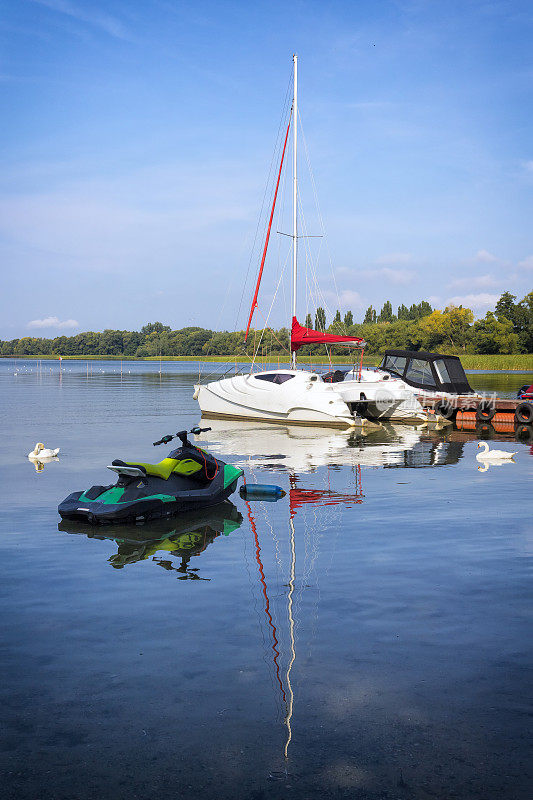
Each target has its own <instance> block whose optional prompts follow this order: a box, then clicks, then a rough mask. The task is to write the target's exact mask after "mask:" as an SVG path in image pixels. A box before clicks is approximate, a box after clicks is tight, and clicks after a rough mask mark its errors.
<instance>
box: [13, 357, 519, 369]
mask: <svg viewBox="0 0 533 800" xmlns="http://www.w3.org/2000/svg"><path fill="white" fill-rule="evenodd" d="M0 358H2V359H12V360H14V361H58V360H59V357H58V356H51V355H42V356H13V355H9V356H8V355H5V356H4V355H1V356H0ZM381 359H382V356H380V355H375V356H368V357H365V358H363V364H364V366H366V367H377V365H378V364H379V363H380V362H381ZM460 359H461V363H462V365H463V367H464V368H465V369H486V370H508V371H509V372H522V371H528V370H533V353H522V354H518V355H501V354H490V355H478V354H475V353H465V354H464V355H461V356H460ZM62 360H63V361H156V362H157V361H160V360H161V361H200V362H213V363H223V364H231V363H234V362H235V361H236V362H237V363H246V361H247V359H243V357H242V355H233V356H204V357H202V356H162V357H161V359H160V358H159V356H145V357H143V358H136V357H135V356H116V355H108V356H106V355H97V356H95V355H91V356H79V355H78V356H62ZM255 363H256V365H257V366H258V367H260V366H261V364H262V363H263V361H262V360H261V359H257V360H256V362H255ZM264 363H265V365H266V364H268V365H269V366H270V365H276V364H277V363H278V359H277V358H276V359H272V360H270V361H266V360H265V362H264ZM279 363H280V366H281V367H288V363H287V361H286V360H285V361H284V360H282V359H281V360H280V362H279ZM331 363H332V364H352V363H353V362H352V361H350V360H349V359H346V358H343V357H342V356H332V358H331ZM356 363H359V362H358V360H356ZM299 364H300V365H301V366H317V367H318V366H320V367H327V366H329V364H330V362H329V361H328V359H327V358H318V357H311V358H310V357H309V356H302V357H301V358H300V361H299Z"/></svg>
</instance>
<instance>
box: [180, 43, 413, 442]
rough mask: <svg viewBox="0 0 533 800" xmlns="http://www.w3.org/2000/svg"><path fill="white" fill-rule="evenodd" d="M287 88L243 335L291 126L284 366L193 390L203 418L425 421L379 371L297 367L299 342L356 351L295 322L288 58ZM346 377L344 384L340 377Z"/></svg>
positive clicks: (398, 384)
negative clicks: (326, 374)
mask: <svg viewBox="0 0 533 800" xmlns="http://www.w3.org/2000/svg"><path fill="white" fill-rule="evenodd" d="M293 63H294V89H293V103H292V110H291V115H290V118H289V122H288V125H287V131H286V134H285V142H284V145H283V152H282V155H281V163H280V166H279V173H278V179H277V184H276V190H275V193H274V199H273V204H272V211H271V214H270V221H269V225H268V230H267V236H266V241H265V246H264V249H263V257H262V261H261V266H260V269H259V276H258V280H257V286H256V290H255V295H254V299H253V301H252V307H251V311H250V317H249V320H248V328H247V331H246V336H247V335H248V331H249V329H250V323H251V320H252V316H253V313H254V310H255V308H256V307H257V295H258V292H259V286H260V282H261V277H262V272H263V266H264V262H265V256H266V252H267V247H268V241H269V236H270V230H271V225H272V218H273V215H274V209H275V204H276V198H277V192H278V187H279V181H280V175H281V170H282V167H283V160H284V156H285V150H286V145H287V139H288V135H289V130H290V127H291V126H292V137H293V147H292V156H293V164H292V173H293V174H292V202H293V206H292V235H291V236H292V291H291V294H292V329H291V366H290V368H289V369H277V370H265V371H263V372H253V371H252V369H251V370H250V373H249V374H247V375H234V376H232V377H227V378H222V379H219V380H216V381H211V382H208V383H206V384H200V383H199V384H198V385H196V386H195V391H194V398H195V399H197V400H198V403H199V405H200V409H201V412H202V415H203V416H204V417H211V418H223V419H224V418H226V419H245V420H261V421H262V422H276V423H280V422H284V423H288V424H298V425H314V426H332V427H341V428H346V427H347V426H348V427H351V426H352V427H353V426H355V425H356V424H357V422H358V421H359V422H360V421H361V420H362V419H364V418H366V417H373V418H377V419H392V420H403V421H421V420H425V419H427V415H426V414H425V413H424V411H423V409H422V406H421V405H420V403H419V402H418V400H417V399H416V396H415V393H414V392H413V391H412V390H411V389H410V388H409V387H408V386H407V385H406V384H405V383H404V382H403V381H402V380H400V379H397V378H395V377H394V376H392V375H390V374H389V373H388V372H385V371H380V370H377V371H374V370H369V369H363V368H362V364H361V367H360V368H359V369H356V368H355V367H354V369H353V371H352V373H351V377H350V373H348V376H346V373H343V372H340V371H338V372H335V373H333V374H332V375H331V376H330V378H329V379H328V380H323V377H322V376H321V375H320V374H319V373H318V372H314V371H311V370H307V369H298V368H297V364H296V354H297V351H298V350H299V349H300V347H302V346H303V345H305V344H317V343H324V344H325V345H326V346H327V345H328V344H330V345H333V344H347V345H352V346H359V347H363V346H364V344H365V342H364V341H363V340H362V339H360V338H359V337H357V336H338V335H336V334H330V333H322V332H320V331H314V330H311V329H310V328H304V327H303V326H302V325H300V324H299V322H298V319H297V276H298V238H299V234H298V160H297V153H298V124H297V122H298V59H297V56H296V55H294V56H293ZM346 377H348V379H347V380H346V379H345V378H346Z"/></svg>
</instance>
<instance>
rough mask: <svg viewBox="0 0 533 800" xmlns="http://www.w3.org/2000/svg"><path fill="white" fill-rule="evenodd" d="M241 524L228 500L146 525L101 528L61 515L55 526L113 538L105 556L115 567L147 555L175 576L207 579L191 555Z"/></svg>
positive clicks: (134, 561)
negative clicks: (111, 550) (111, 551)
mask: <svg viewBox="0 0 533 800" xmlns="http://www.w3.org/2000/svg"><path fill="white" fill-rule="evenodd" d="M241 524H242V515H241V514H240V513H239V512H238V511H237V509H236V508H235V506H234V505H233V503H230V502H229V500H228V501H226V502H224V503H220V504H219V505H217V506H213V507H212V508H206V509H203V510H201V511H192V512H190V513H188V514H182V515H180V516H179V517H174V518H172V519H164V520H157V521H156V522H152V523H151V524H150V525H114V526H113V527H112V528H103V529H102V528H95V527H94V525H90V524H87V523H83V522H78V521H75V520H67V519H64V520H62V521H61V522H60V523H59V524H58V526H57V527H58V530H60V531H64V532H65V533H77V534H82V535H84V536H87V538H89V539H102V540H104V539H109V540H112V541H115V542H116V543H117V548H118V549H117V552H116V553H115V554H113V555H112V556H110V558H109V563H110V564H111V566H112V567H114V568H115V569H123V568H124V567H126V566H127V565H128V564H135V563H137V562H138V561H146V560H147V559H151V560H152V561H154V562H155V563H156V564H158V565H159V566H160V567H162V568H163V569H165V570H168V571H175V572H177V573H179V574H178V575H177V577H178V579H179V580H210V579H209V578H200V576H199V575H198V574H197V573H198V569H197V568H195V567H191V566H189V562H190V560H191V558H192V557H193V556H199V555H200V553H203V551H204V550H205V549H206V548H207V546H208V545H210V544H211V543H212V542H214V540H215V539H217V538H218V537H219V536H229V534H230V533H232V532H233V531H235V530H237V528H239V527H240V526H241ZM163 554H164V555H163ZM169 556H172V558H174V559H176V561H173V560H172V559H171V558H169Z"/></svg>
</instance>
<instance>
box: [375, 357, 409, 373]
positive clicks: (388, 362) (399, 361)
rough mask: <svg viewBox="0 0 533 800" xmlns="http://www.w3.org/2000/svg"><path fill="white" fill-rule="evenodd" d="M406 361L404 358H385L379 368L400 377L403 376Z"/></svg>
mask: <svg viewBox="0 0 533 800" xmlns="http://www.w3.org/2000/svg"><path fill="white" fill-rule="evenodd" d="M406 364H407V359H406V358H405V356H385V358H384V359H383V361H382V363H381V368H382V369H386V370H388V371H389V372H394V374H395V375H399V376H400V377H401V376H402V375H403V371H404V369H405V365H406Z"/></svg>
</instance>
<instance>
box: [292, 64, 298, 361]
mask: <svg viewBox="0 0 533 800" xmlns="http://www.w3.org/2000/svg"><path fill="white" fill-rule="evenodd" d="M292 60H293V63H294V95H293V103H292V137H293V138H292V141H293V146H292V316H293V318H294V317H295V316H296V275H297V266H298V262H297V257H298V215H297V213H298V171H297V168H298V162H297V147H298V56H297V55H296V54H294V55H293V57H292ZM292 368H293V369H296V353H295V352H293V354H292Z"/></svg>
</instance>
